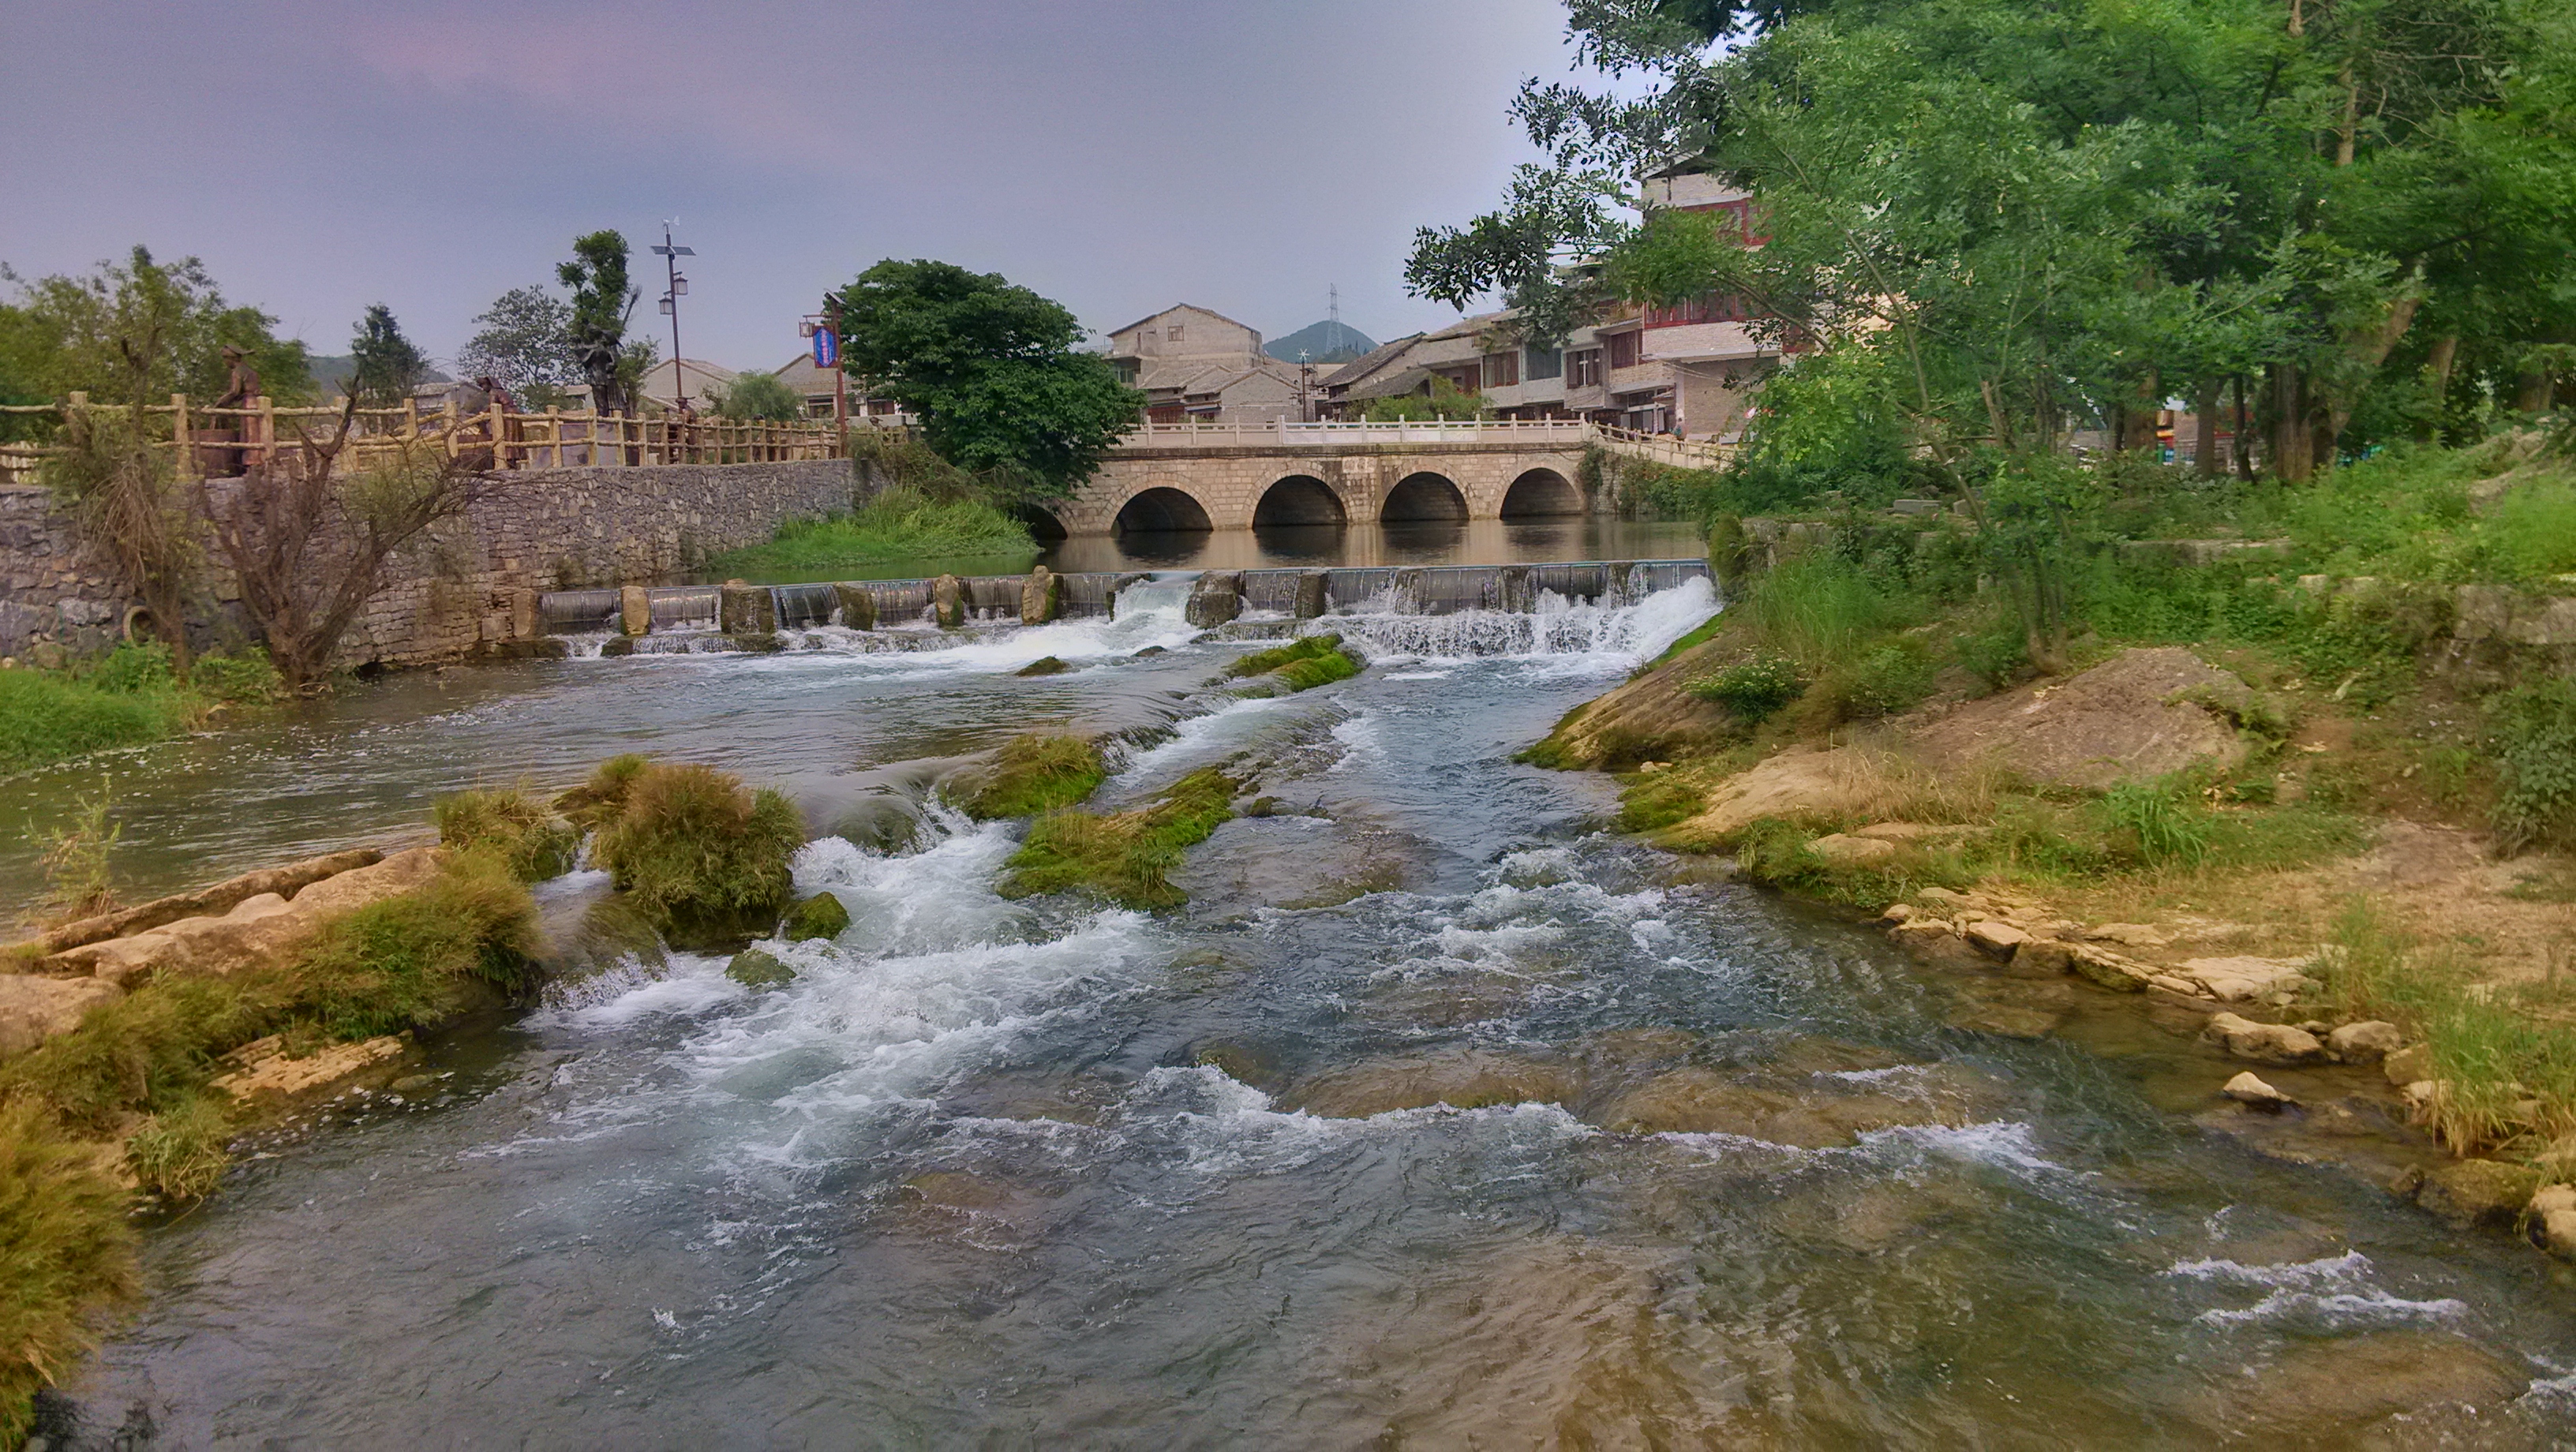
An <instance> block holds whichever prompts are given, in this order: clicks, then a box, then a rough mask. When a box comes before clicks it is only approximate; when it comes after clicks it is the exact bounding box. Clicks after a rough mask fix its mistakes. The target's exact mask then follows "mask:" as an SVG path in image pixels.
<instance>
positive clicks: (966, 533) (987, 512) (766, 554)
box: [705, 487, 1037, 579]
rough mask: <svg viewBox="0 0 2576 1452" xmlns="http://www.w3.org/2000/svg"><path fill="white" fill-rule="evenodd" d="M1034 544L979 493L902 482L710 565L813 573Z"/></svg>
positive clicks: (1031, 549) (1011, 553) (1030, 548)
mask: <svg viewBox="0 0 2576 1452" xmlns="http://www.w3.org/2000/svg"><path fill="white" fill-rule="evenodd" d="M1036 552H1037V544H1036V542H1035V541H1033V540H1032V539H1030V538H1029V532H1028V529H1027V527H1026V526H1024V525H1022V524H1021V523H1020V522H1019V521H1018V520H1016V519H1013V518H1011V517H1010V516H1009V515H1007V514H1004V513H1003V512H1002V511H1001V510H999V509H996V508H994V507H993V506H992V505H990V504H988V503H985V502H984V501H983V500H981V499H939V498H935V497H933V496H931V495H930V494H927V493H924V492H922V491H920V490H918V489H912V488H904V487H897V488H892V489H888V490H885V491H884V492H882V493H880V494H878V495H877V496H875V497H874V498H872V499H870V500H868V501H867V503H865V504H863V505H861V506H860V507H859V508H858V509H857V510H855V511H853V512H852V513H849V514H840V515H834V516H832V517H831V518H829V519H818V520H798V521H793V522H790V523H788V524H786V525H783V526H781V527H780V529H779V531H778V537H777V538H776V539H773V540H771V541H770V542H769V543H767V544H764V545H753V546H751V547H749V548H747V549H739V550H735V551H733V552H732V553H730V554H725V555H719V556H717V557H716V558H715V559H713V560H711V561H709V562H708V564H707V567H706V571H705V573H707V574H708V575H710V576H713V577H716V578H730V577H734V576H740V577H742V578H745V579H751V578H756V577H762V576H791V575H792V576H808V577H810V576H816V575H822V574H826V573H829V572H830V571H832V570H836V569H840V568H843V567H845V566H846V567H863V566H868V565H877V564H883V563H885V562H887V561H890V560H910V559H965V558H993V559H997V560H998V559H1002V558H1005V557H1008V558H1014V559H1021V560H1025V559H1027V558H1029V557H1031V556H1033V555H1035V554H1036Z"/></svg>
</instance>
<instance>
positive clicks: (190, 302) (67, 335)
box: [0, 247, 313, 403]
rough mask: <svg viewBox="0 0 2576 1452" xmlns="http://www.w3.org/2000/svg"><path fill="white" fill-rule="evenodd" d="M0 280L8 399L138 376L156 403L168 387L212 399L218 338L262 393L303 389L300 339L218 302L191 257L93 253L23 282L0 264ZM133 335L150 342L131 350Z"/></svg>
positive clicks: (103, 386)
mask: <svg viewBox="0 0 2576 1452" xmlns="http://www.w3.org/2000/svg"><path fill="white" fill-rule="evenodd" d="M0 281H6V282H9V283H12V284H15V285H16V287H17V289H18V299H17V301H16V302H14V303H6V304H0V393H7V394H10V395H12V396H13V398H25V399H31V400H38V399H61V398H63V397H65V396H67V395H69V394H72V393H75V392H79V393H87V394H90V395H91V396H93V397H94V398H98V399H101V400H116V401H123V400H125V399H127V398H128V397H130V396H131V395H132V394H133V393H134V392H135V391H136V389H137V387H138V381H139V386H140V390H141V391H142V392H143V393H144V394H145V395H147V396H148V397H150V398H151V399H152V400H154V401H155V402H167V401H168V399H169V395H171V394H173V393H184V394H187V395H188V396H189V397H191V398H195V399H200V400H205V399H212V398H214V397H215V396H217V395H218V394H221V393H222V392H223V391H224V381H225V376H226V374H227V371H228V369H227V365H226V364H225V361H224V356H223V350H224V349H225V348H226V347H227V346H231V347H237V348H240V349H242V350H243V351H244V352H245V353H246V354H247V355H248V357H249V360H250V363H251V365H252V366H253V367H254V368H256V369H258V370H259V377H260V385H261V387H262V388H263V389H264V390H265V391H266V392H267V394H268V396H269V397H271V398H274V399H276V400H277V401H278V402H280V403H303V402H307V401H309V400H310V399H311V397H312V394H313V380H312V375H311V371H310V369H309V368H308V367H307V366H306V362H305V351H304V345H303V344H302V343H300V342H296V341H293V340H291V339H280V338H279V337H278V336H277V335H276V334H275V333H274V332H273V331H271V330H272V329H274V328H275V327H276V326H277V319H276V318H275V317H273V316H271V315H269V314H267V313H264V312H261V311H260V310H259V309H257V308H252V307H235V306H233V305H231V304H229V303H227V302H225V301H224V297H223V293H222V291H221V290H220V289H218V288H217V287H216V286H215V280H214V277H213V276H212V275H211V274H210V273H208V272H207V271H206V266H205V264H204V263H202V262H200V261H198V260H197V259H196V258H194V257H183V258H181V259H180V260H178V261H177V262H171V263H164V262H158V261H155V260H154V259H153V256H152V254H151V252H150V251H149V250H147V249H145V248H142V247H137V248H135V249H134V250H133V251H132V252H131V253H129V254H128V255H127V257H126V260H125V261H123V262H102V263H100V264H99V266H98V270H97V271H95V272H93V273H91V274H90V275H89V276H87V277H69V276H63V275H59V274H57V275H55V276H52V277H45V278H39V279H37V280H35V281H33V282H29V281H27V280H26V279H24V278H21V277H20V276H18V275H17V274H16V273H14V272H10V271H8V270H7V269H6V268H5V267H0ZM139 339H150V340H152V342H151V343H150V345H149V347H148V349H147V350H146V352H145V353H144V354H143V356H141V357H140V358H139V359H135V358H130V357H129V356H128V355H129V350H131V349H133V348H134V347H135V346H136V345H137V340H139ZM138 364H139V367H140V377H139V380H138V377H137V371H136V370H137V366H138Z"/></svg>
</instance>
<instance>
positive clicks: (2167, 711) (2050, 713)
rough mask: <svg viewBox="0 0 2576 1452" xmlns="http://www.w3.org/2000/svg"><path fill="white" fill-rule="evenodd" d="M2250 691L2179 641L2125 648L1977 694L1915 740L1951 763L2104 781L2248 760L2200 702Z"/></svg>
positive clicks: (2062, 780)
mask: <svg viewBox="0 0 2576 1452" xmlns="http://www.w3.org/2000/svg"><path fill="white" fill-rule="evenodd" d="M2248 694H2249V693H2248V692H2247V689H2246V686H2245V683H2244V682H2243V681H2240V680H2238V679H2237V678H2236V677H2235V676H2232V675H2230V674H2228V673H2227V672H2225V671H2222V670H2217V669H2214V668H2213V667H2210V666H2207V665H2203V664H2202V663H2201V662H2200V661H2199V660H2197V659H2195V658H2194V657H2193V656H2192V654H2191V652H2190V651H2187V650H2184V649H2182V648H2180V647H2177V646H2165V647H2158V648H2154V649H2145V650H2127V651H2123V652H2121V653H2120V654H2118V655H2116V656H2113V657H2112V658H2111V659H2109V660H2107V661H2104V662H2103V663H2102V664H2100V665H2097V666H2095V667H2093V668H2092V669H2090V670H2087V671H2082V672H2079V673H2077V674H2076V675H2073V676H2069V677H2065V678H2063V679H2060V680H2055V681H2050V682H2047V683H2044V684H2036V685H2032V686H2027V687H2023V688H2020V689H2017V690H2010V691H2003V692H1999V693H1997V694H1995V695H1992V696H1989V697H1987V698H1985V699H1984V700H1981V701H1973V702H1970V703H1968V704H1967V705H1965V706H1962V707H1960V708H1958V709H1957V710H1955V711H1952V712H1950V713H1949V714H1948V715H1946V716H1942V717H1941V718H1939V719H1938V720H1935V721H1933V722H1932V723H1930V724H1929V725H1927V726H1924V727H1923V728H1921V729H1920V730H1918V731H1916V732H1915V733H1914V739H1913V747H1914V749H1915V750H1916V751H1917V752H1920V753H1921V754H1923V755H1924V756H1926V757H1928V758H1930V759H1931V760H1932V761H1933V762H1934V763H1935V764H1936V765H1939V766H1943V767H1947V768H1950V769H1953V770H1956V769H1973V768H1981V767H2001V768H2003V769H2006V770H2009V771H2013V772H2017V773H2019V774H2020V775H2022V776H2025V777H2028V778H2030V779H2032V780H2034V781H2040V782H2046V783H2050V784H2052V785H2057V786H2071V787H2085V788H2090V789H2093V790H2100V789H2103V788H2106V787H2110V786H2114V785H2117V784H2118V783H2120V782H2124V781H2137V780H2146V779H2149V778H2153V777H2159V776H2163V775H2165V774H2167V773H2169V772H2175V771H2180V770H2182V769H2183V768H2185V767H2188V766H2192V765H2195V764H2199V763H2210V764H2213V765H2216V766H2219V767H2222V768H2224V767H2229V766H2233V765H2235V764H2236V763H2237V762H2239V761H2242V760H2243V759H2244V758H2245V753H2246V745H2245V743H2244V742H2243V741H2242V740H2241V739H2239V737H2238V735H2237V732H2236V728H2235V726H2234V725H2233V724H2232V723H2231V722H2229V721H2228V719H2227V718H2226V717H2225V716H2224V715H2223V714H2221V712H2220V711H2218V710H2215V709H2212V707H2211V706H2210V705H2204V704H2201V702H2203V701H2210V702H2223V701H2227V700H2233V699H2238V698H2242V697H2244V696H2246V695H2248Z"/></svg>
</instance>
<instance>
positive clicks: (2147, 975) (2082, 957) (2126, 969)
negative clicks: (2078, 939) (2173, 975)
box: [2067, 943, 2155, 993]
mask: <svg viewBox="0 0 2576 1452" xmlns="http://www.w3.org/2000/svg"><path fill="white" fill-rule="evenodd" d="M2067 966H2069V967H2071V968H2073V969H2074V970H2075V974H2076V976H2077V977H2079V978H2082V979H2083V980H2084V981H2086V982H2087V983H2090V984H2092V985H2094V986H2095V987H2097V988H2107V989H2110V990H2111V991H2112V992H2113V993H2144V992H2145V991H2146V989H2147V982H2148V980H2149V979H2151V978H2153V977H2154V976H2155V970H2153V969H2151V968H2149V967H2148V966H2147V965H2145V964H2144V963H2140V962H2137V961H2136V960H2134V959H2130V958H2124V957H2122V956H2120V955H2119V954H2117V953H2113V952H2108V951H2106V950H2104V949H2101V948H2096V947H2094V946H2093V945H2092V944H2090V943H2082V944H2077V945H2075V946H2074V947H2073V948H2072V950H2071V951H2070V953H2069V954H2068V965H2067Z"/></svg>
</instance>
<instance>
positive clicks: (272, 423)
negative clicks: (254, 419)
mask: <svg viewBox="0 0 2576 1452" xmlns="http://www.w3.org/2000/svg"><path fill="white" fill-rule="evenodd" d="M276 444H277V401H276V400H275V399H272V398H270V397H269V396H268V395H267V394H265V393H263V394H261V395H260V396H259V462H261V463H262V464H266V463H268V462H269V455H270V451H271V450H272V449H273V448H274V447H275V446H276Z"/></svg>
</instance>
